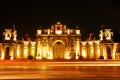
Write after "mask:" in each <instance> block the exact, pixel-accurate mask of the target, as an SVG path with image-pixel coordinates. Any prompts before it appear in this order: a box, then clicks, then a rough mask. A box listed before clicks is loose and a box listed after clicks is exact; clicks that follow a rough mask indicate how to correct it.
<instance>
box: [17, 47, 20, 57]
mask: <svg viewBox="0 0 120 80" xmlns="http://www.w3.org/2000/svg"><path fill="white" fill-rule="evenodd" d="M17 58H20V48H17Z"/></svg>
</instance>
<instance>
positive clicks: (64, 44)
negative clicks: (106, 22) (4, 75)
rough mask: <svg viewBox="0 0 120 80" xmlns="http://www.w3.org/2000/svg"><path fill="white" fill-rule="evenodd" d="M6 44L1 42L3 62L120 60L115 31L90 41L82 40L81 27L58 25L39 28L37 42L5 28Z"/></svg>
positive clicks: (4, 40)
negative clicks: (30, 60)
mask: <svg viewBox="0 0 120 80" xmlns="http://www.w3.org/2000/svg"><path fill="white" fill-rule="evenodd" d="M3 36H4V38H3V41H2V42H1V43H0V59H1V60H6V59H10V60H14V59H16V60H18V59H20V60H21V59H22V60H23V59H24V60H27V59H35V60H42V59H47V60H70V59H71V60H100V59H103V60H108V59H110V60H118V59H120V55H118V54H119V52H118V47H119V43H114V41H113V32H112V31H111V29H109V28H102V29H101V30H100V34H99V40H96V39H95V38H94V34H90V35H89V38H88V39H87V40H86V41H82V40H81V32H80V29H79V28H78V27H76V29H69V28H67V26H66V25H63V24H61V23H60V22H57V23H56V24H55V25H52V26H51V27H50V28H49V29H41V28H39V29H37V33H36V39H35V40H34V41H32V40H30V38H29V37H27V39H24V38H23V39H22V40H18V39H17V31H16V30H15V27H14V28H13V29H5V31H4V32H3Z"/></svg>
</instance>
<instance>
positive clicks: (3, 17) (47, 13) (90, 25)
mask: <svg viewBox="0 0 120 80" xmlns="http://www.w3.org/2000/svg"><path fill="white" fill-rule="evenodd" d="M118 1H119V0H77V1H76V0H53V1H52V0H43V1H42V0H23V1H22V0H13V1H12V0H3V1H1V2H0V36H2V32H3V31H4V29H5V28H6V27H9V26H10V25H12V24H15V25H16V29H17V31H18V37H19V38H20V37H22V36H23V35H24V34H25V33H29V35H30V37H31V38H35V35H36V30H37V28H38V27H39V25H40V26H41V27H42V28H50V26H51V25H52V24H55V23H56V22H57V21H60V22H61V23H63V24H65V25H66V26H67V27H68V28H75V27H76V26H79V28H80V29H81V34H82V40H86V39H87V37H88V34H89V33H91V32H93V33H96V37H98V33H99V29H100V26H101V25H102V24H107V25H109V26H110V27H111V28H113V29H115V30H116V32H117V33H120V28H119V27H120V3H119V2H118Z"/></svg>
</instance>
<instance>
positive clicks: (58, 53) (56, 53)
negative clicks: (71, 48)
mask: <svg viewBox="0 0 120 80" xmlns="http://www.w3.org/2000/svg"><path fill="white" fill-rule="evenodd" d="M52 46H53V58H54V59H64V49H65V44H64V42H63V41H62V40H56V41H55V42H53V44H52Z"/></svg>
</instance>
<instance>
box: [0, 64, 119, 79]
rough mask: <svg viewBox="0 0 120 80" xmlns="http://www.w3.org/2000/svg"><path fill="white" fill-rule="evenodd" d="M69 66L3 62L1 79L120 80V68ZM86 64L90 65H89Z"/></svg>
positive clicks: (0, 67)
mask: <svg viewBox="0 0 120 80" xmlns="http://www.w3.org/2000/svg"><path fill="white" fill-rule="evenodd" d="M67 64H68V63H64V64H63V63H60V62H59V63H57V62H55V63H54V62H53V63H49V62H48V63H44V62H15V63H14V62H1V63H0V79H2V80H3V79H9V80H10V79H11V80H13V79H14V80H18V79H22V80H23V79H27V80H28V79H29V80H30V79H33V80H40V79H45V80H46V79H47V80H48V79H50V80H53V79H54V80H58V79H59V80H60V79H61V80H63V79H67V80H68V79H69V80H71V79H72V80H73V79H75V80H76V79H77V80H83V79H84V80H91V79H93V80H101V79H102V80H103V79H104V80H106V79H107V80H120V67H119V66H66V65H67ZM69 64H70V63H69ZM82 64H83V65H84V63H76V65H82ZM86 64H88V65H89V63H86ZM102 64H103V63H102ZM52 65H53V66H52ZM60 65H62V66H60ZM71 65H73V64H71Z"/></svg>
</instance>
